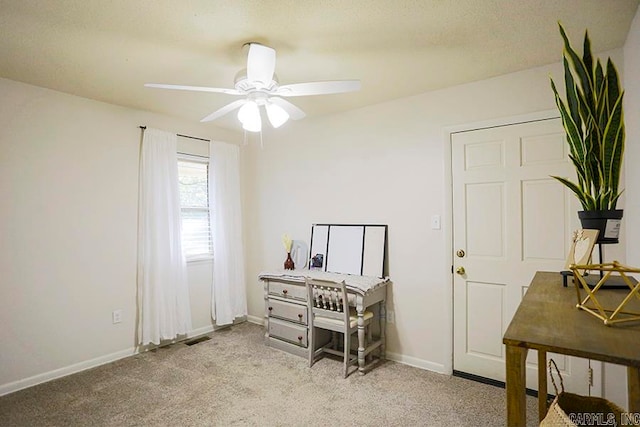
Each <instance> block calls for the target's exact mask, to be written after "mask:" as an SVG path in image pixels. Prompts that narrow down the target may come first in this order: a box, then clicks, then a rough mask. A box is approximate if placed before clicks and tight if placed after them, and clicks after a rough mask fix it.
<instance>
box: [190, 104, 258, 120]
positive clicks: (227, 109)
mask: <svg viewBox="0 0 640 427" xmlns="http://www.w3.org/2000/svg"><path fill="white" fill-rule="evenodd" d="M246 103H247V100H246V99H238V100H237V101H233V102H232V103H230V104H227V105H225V106H224V107H222V108H220V109H218V110H216V111H214V112H213V113H211V114H209V115H208V116H207V117H205V118H204V119H202V120H200V121H201V122H210V121H212V120H215V119H218V118H220V117H222V116H224V115H225V114H227V113H230V112H231V111H233V110H235V109H236V108H240V107H242V106H243V105H244V104H246Z"/></svg>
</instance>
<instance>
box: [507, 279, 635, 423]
mask: <svg viewBox="0 0 640 427" xmlns="http://www.w3.org/2000/svg"><path fill="white" fill-rule="evenodd" d="M600 292H603V294H604V293H605V292H606V293H607V295H606V296H603V298H607V297H611V299H612V300H615V298H616V293H619V292H623V293H624V294H626V293H628V292H626V291H624V290H622V291H618V290H613V289H611V290H606V291H600ZM576 302H577V299H576V290H575V288H574V287H573V284H570V286H569V287H567V288H564V287H562V276H561V275H560V273H549V272H538V273H536V275H535V277H534V278H533V281H532V282H531V285H530V287H529V289H528V290H527V293H526V294H525V296H524V298H523V300H522V302H521V303H520V306H519V307H518V310H517V311H516V313H515V315H514V316H513V319H512V320H511V323H510V324H509V327H508V328H507V331H506V332H505V334H504V337H503V343H504V344H505V345H506V369H507V378H506V380H507V381H506V387H507V425H508V426H510V427H515V426H525V425H526V405H525V387H526V366H525V365H526V357H527V351H528V350H529V349H535V350H537V351H538V396H539V397H538V413H539V417H540V420H542V419H543V418H544V416H545V415H546V413H547V401H546V396H547V367H546V366H547V352H553V353H560V354H566V355H569V356H576V357H583V358H588V359H593V360H600V361H603V362H609V363H615V364H619V365H625V366H627V386H628V394H629V408H628V410H629V411H630V412H640V322H630V323H628V324H624V325H615V326H605V325H604V324H603V323H602V321H601V320H598V319H596V318H595V317H593V316H591V315H589V314H588V313H585V312H584V311H581V310H579V309H577V308H576ZM635 302H636V303H637V301H635ZM612 306H614V307H615V306H617V304H615V305H613V303H612Z"/></svg>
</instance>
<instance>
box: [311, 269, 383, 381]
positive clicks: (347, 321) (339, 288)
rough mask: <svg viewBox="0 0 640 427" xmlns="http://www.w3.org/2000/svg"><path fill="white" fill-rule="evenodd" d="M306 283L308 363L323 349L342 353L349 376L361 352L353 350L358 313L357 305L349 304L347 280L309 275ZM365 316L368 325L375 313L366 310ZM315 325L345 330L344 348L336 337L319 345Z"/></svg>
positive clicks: (345, 369)
mask: <svg viewBox="0 0 640 427" xmlns="http://www.w3.org/2000/svg"><path fill="white" fill-rule="evenodd" d="M305 283H306V285H307V293H308V302H309V304H308V307H309V308H308V310H309V313H308V324H309V336H310V338H309V343H308V344H309V367H312V366H313V364H314V363H315V361H316V358H317V357H318V356H320V355H322V354H323V353H330V354H334V355H337V356H342V357H343V359H344V378H346V377H347V375H348V374H349V366H351V365H353V364H356V363H357V362H358V356H357V355H352V354H351V335H352V334H354V333H356V332H357V331H358V316H357V315H356V312H355V309H353V308H352V309H350V308H349V299H348V295H347V289H346V285H345V282H344V281H342V282H340V283H335V282H330V281H324V280H317V279H310V278H306V279H305ZM363 317H364V326H365V327H368V325H369V323H370V322H371V319H372V318H373V313H372V312H370V311H365V312H364V316H363ZM316 328H321V329H327V330H329V331H332V332H334V333H335V332H338V333H342V334H343V335H344V340H343V346H342V351H340V349H339V348H338V347H339V346H338V345H337V344H338V343H337V341H336V340H335V339H333V340H331V341H332V342H331V343H329V344H327V345H323V346H321V347H320V348H318V349H316V348H315V347H316ZM334 335H335V334H334ZM356 341H357V339H356Z"/></svg>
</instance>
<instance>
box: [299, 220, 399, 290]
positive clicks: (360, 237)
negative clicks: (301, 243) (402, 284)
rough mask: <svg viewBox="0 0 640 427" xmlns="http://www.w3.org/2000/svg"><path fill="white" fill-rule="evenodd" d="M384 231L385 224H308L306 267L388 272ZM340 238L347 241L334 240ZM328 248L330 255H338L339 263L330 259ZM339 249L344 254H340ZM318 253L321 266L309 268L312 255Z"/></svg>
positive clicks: (377, 273) (380, 274) (377, 274)
mask: <svg viewBox="0 0 640 427" xmlns="http://www.w3.org/2000/svg"><path fill="white" fill-rule="evenodd" d="M325 228H326V231H325ZM332 231H333V235H332ZM387 234H388V226H387V225H386V224H327V223H322V224H312V226H311V244H310V245H309V263H308V265H309V267H308V268H309V269H320V270H322V271H327V272H330V273H341V274H355V275H361V276H362V275H367V276H375V277H381V278H382V277H385V276H386V275H387V272H388V267H387ZM332 236H333V239H332ZM367 237H369V239H367ZM340 238H345V239H348V240H345V241H344V243H343V244H341V241H340V240H336V239H340ZM336 245H338V246H336ZM332 248H333V253H334V255H338V256H340V257H341V259H340V261H339V262H336V261H335V256H334V258H332V253H331V252H332V251H331V249H332ZM320 250H323V252H319V251H320ZM341 250H346V251H347V253H341V252H340V251H341ZM314 252H315V253H314ZM318 253H322V254H323V255H324V258H323V260H322V266H321V267H313V258H314V257H315V255H317V254H318ZM345 255H346V256H348V257H350V258H351V257H352V258H351V260H344V256H345ZM343 260H344V262H343Z"/></svg>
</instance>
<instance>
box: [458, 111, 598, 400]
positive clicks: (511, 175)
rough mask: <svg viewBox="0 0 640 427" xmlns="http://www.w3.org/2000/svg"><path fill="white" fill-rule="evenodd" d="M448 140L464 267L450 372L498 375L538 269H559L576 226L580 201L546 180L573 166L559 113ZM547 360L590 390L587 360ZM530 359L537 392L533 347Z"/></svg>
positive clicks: (578, 387)
mask: <svg viewBox="0 0 640 427" xmlns="http://www.w3.org/2000/svg"><path fill="white" fill-rule="evenodd" d="M451 142H452V173H453V222H454V232H453V239H454V241H453V244H454V247H453V248H454V271H455V270H458V269H459V268H460V267H462V268H464V270H465V272H464V274H460V273H461V272H458V273H455V272H454V274H453V276H454V278H453V287H454V289H453V294H454V370H457V371H462V372H466V373H470V374H474V375H478V376H482V377H486V378H491V379H495V380H499V381H504V380H505V347H504V345H503V344H502V336H503V334H504V331H505V330H506V328H507V326H508V325H509V322H510V321H511V318H512V317H513V314H514V313H515V310H516V309H517V307H518V305H519V303H520V301H521V299H522V297H523V295H524V293H525V292H526V289H527V286H528V285H529V283H530V281H531V279H532V278H533V275H534V273H535V272H536V271H538V270H542V271H561V270H562V269H563V267H564V262H565V259H566V256H567V253H568V250H569V244H570V238H571V233H572V232H573V230H575V229H577V228H579V223H578V220H577V215H576V211H577V210H578V209H579V204H578V202H577V200H576V199H575V197H574V196H573V195H572V194H571V193H570V192H569V191H567V190H565V189H564V186H562V185H561V184H560V183H558V182H557V181H555V180H554V179H552V178H551V177H550V175H560V176H565V177H572V176H573V174H574V172H573V167H572V166H571V164H570V163H569V160H568V157H567V148H566V145H567V144H566V143H565V140H564V132H563V129H562V124H561V122H560V119H553V120H543V121H536V122H529V123H523V124H515V125H509V126H501V127H495V128H489V129H481V130H474V131H468V132H460V133H456V134H453V135H452V141H451ZM459 250H462V251H464V255H462V253H457V252H458V251H459ZM456 253H457V254H456ZM459 255H462V256H459ZM552 357H553V358H554V360H555V361H556V363H558V365H559V367H560V368H561V370H562V371H563V377H564V378H565V385H566V386H567V388H568V389H569V390H572V391H573V392H578V393H586V392H588V374H587V367H588V361H585V360H581V359H576V358H568V357H565V356H561V355H552ZM527 362H528V363H527V387H528V388H532V389H537V355H536V352H535V351H530V352H529V356H528V359H527ZM549 384H550V383H549Z"/></svg>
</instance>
